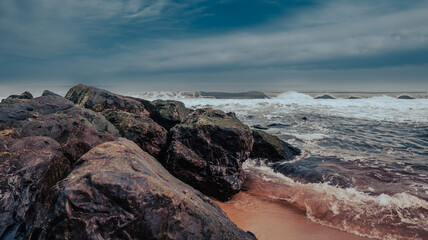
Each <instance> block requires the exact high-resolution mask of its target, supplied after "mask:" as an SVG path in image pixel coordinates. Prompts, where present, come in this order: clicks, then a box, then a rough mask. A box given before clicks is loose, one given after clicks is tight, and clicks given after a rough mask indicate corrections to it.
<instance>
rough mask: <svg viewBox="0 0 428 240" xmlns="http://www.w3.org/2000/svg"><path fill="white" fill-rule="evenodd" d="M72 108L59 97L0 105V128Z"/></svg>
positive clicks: (67, 101)
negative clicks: (7, 124)
mask: <svg viewBox="0 0 428 240" xmlns="http://www.w3.org/2000/svg"><path fill="white" fill-rule="evenodd" d="M72 107H74V104H73V103H72V102H70V101H69V100H67V99H65V98H63V97H59V96H44V97H38V98H34V99H30V100H28V101H26V102H22V103H15V104H9V105H2V107H0V127H2V125H5V124H6V123H11V122H15V121H19V120H25V119H27V118H37V117H39V116H42V115H47V114H51V113H54V112H57V111H61V110H65V109H69V108H72Z"/></svg>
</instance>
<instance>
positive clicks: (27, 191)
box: [0, 137, 71, 239]
mask: <svg viewBox="0 0 428 240" xmlns="http://www.w3.org/2000/svg"><path fill="white" fill-rule="evenodd" d="M70 167H71V166H70V162H69V161H68V160H67V159H66V157H65V156H64V155H63V153H62V152H61V151H60V145H59V144H58V143H57V142H56V141H54V140H53V139H51V138H48V137H26V138H22V139H17V140H16V139H12V138H7V137H0V239H17V238H18V239H19V238H20V237H19V236H20V235H22V234H25V232H27V231H31V230H32V228H33V224H36V223H37V222H40V221H42V219H43V218H44V216H45V214H46V213H47V211H48V210H49V208H50V203H51V201H49V197H50V191H51V190H50V189H51V187H52V186H54V185H55V184H56V183H57V181H59V180H61V179H63V178H64V177H65V176H66V175H67V174H68V172H69V171H70ZM21 237H22V236H21Z"/></svg>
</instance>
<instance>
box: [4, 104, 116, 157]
mask: <svg viewBox="0 0 428 240" xmlns="http://www.w3.org/2000/svg"><path fill="white" fill-rule="evenodd" d="M12 129H14V130H15V132H16V135H18V136H48V137H51V138H53V139H55V140H56V141H58V142H59V143H60V144H61V145H62V146H63V147H62V150H63V152H64V154H65V155H66V156H67V158H69V159H70V161H71V162H72V163H73V162H75V161H76V160H77V159H79V158H80V157H81V156H82V155H83V154H85V153H86V152H87V151H89V150H90V149H91V148H93V147H95V146H97V145H99V144H101V143H103V142H107V141H113V140H114V139H115V138H116V137H118V136H119V131H118V130H117V129H116V127H114V126H113V125H112V124H111V123H110V122H109V121H107V120H106V119H105V118H104V116H103V115H101V114H100V113H96V112H94V111H92V110H89V109H84V108H77V107H75V108H71V109H68V110H65V111H59V112H56V113H53V114H49V115H44V116H41V117H39V118H37V119H33V118H30V119H27V120H24V121H18V122H16V123H13V124H12Z"/></svg>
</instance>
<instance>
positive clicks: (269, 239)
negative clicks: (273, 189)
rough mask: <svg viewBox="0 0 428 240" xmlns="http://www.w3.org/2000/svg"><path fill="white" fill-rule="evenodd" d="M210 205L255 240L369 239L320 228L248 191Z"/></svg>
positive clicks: (284, 205) (295, 211) (283, 205)
mask: <svg viewBox="0 0 428 240" xmlns="http://www.w3.org/2000/svg"><path fill="white" fill-rule="evenodd" d="M213 200H214V199H213ZM214 201H215V202H216V203H217V204H218V205H219V206H220V208H221V209H222V210H223V211H224V212H225V213H226V215H227V216H228V217H229V219H230V220H232V222H233V223H235V224H236V225H237V226H238V227H239V228H241V229H242V230H244V231H250V232H252V233H253V234H254V235H256V237H257V238H258V239H259V240H288V239H289V240H298V239H301V240H318V239H329V240H342V239H349V240H351V239H352V240H364V239H369V238H366V237H361V236H357V235H354V234H351V233H347V232H343V231H340V230H336V229H333V228H329V227H325V226H322V225H320V224H318V223H315V222H312V221H311V220H309V219H308V218H307V217H306V216H305V212H304V211H301V210H299V209H297V208H295V207H292V206H290V205H289V204H288V203H286V202H284V201H281V200H274V199H267V198H263V197H260V196H257V195H254V194H251V193H250V192H248V191H241V192H239V193H238V194H236V195H234V196H233V198H232V199H231V200H229V201H228V202H220V201H217V200H214Z"/></svg>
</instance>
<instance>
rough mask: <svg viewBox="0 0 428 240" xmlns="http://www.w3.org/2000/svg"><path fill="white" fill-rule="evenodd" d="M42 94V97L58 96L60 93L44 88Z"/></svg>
mask: <svg viewBox="0 0 428 240" xmlns="http://www.w3.org/2000/svg"><path fill="white" fill-rule="evenodd" d="M42 96H43V97H44V96H60V95H58V94H56V93H54V92H51V91H49V90H45V91H43V93H42Z"/></svg>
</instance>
